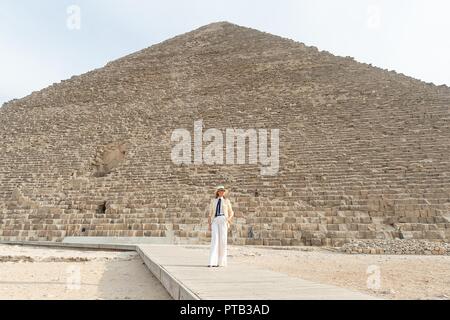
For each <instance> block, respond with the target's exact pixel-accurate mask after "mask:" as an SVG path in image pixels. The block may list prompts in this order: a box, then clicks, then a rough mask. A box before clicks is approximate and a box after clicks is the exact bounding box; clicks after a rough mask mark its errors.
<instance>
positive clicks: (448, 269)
mask: <svg viewBox="0 0 450 320" xmlns="http://www.w3.org/2000/svg"><path fill="white" fill-rule="evenodd" d="M292 249H294V250H292ZM302 250H312V251H302ZM228 257H229V260H228V261H229V263H234V262H241V263H251V264H253V265H256V266H259V267H261V268H266V269H269V270H273V271H277V272H281V273H285V274H287V275H290V276H294V277H300V278H302V279H305V280H311V281H315V282H320V283H325V284H332V285H337V286H340V287H343V288H349V289H354V290H357V291H359V292H363V293H367V294H370V295H374V296H377V297H380V298H384V299H439V300H442V299H445V300H447V299H450V256H412V255H411V256H407V255H349V254H343V253H339V252H333V251H329V250H325V249H322V248H311V247H309V248H300V247H292V248H291V250H280V249H268V248H260V247H253V246H252V247H248V246H246V247H239V246H228ZM378 275H379V277H378ZM377 277H378V279H379V281H377V280H376V278H377Z"/></svg>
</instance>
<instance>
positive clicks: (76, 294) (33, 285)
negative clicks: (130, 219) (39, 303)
mask: <svg viewBox="0 0 450 320" xmlns="http://www.w3.org/2000/svg"><path fill="white" fill-rule="evenodd" d="M0 299H4V300H8V299H27V300H28V299H42V300H48V299H50V300H53V299H58V300H59V299H89V300H90V299H150V300H153V299H157V300H170V299H172V298H171V297H170V295H169V294H168V293H167V291H166V290H165V289H164V287H163V286H162V285H161V283H160V282H159V280H158V279H156V278H155V277H154V276H153V274H152V273H151V272H150V271H149V270H148V268H147V267H146V266H145V265H144V264H143V262H142V260H141V258H140V257H139V255H138V254H137V253H135V252H119V251H93V250H92V251H89V250H71V249H50V248H43V247H23V246H9V245H0Z"/></svg>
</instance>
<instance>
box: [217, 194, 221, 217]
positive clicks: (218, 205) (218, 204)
mask: <svg viewBox="0 0 450 320" xmlns="http://www.w3.org/2000/svg"><path fill="white" fill-rule="evenodd" d="M221 200H222V199H220V198H219V201H217V206H216V217H217V216H220V201H221Z"/></svg>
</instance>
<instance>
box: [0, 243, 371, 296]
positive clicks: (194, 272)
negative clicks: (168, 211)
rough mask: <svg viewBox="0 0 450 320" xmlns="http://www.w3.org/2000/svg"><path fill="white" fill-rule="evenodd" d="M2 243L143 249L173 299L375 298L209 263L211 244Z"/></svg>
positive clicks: (230, 261)
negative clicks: (209, 264)
mask: <svg viewBox="0 0 450 320" xmlns="http://www.w3.org/2000/svg"><path fill="white" fill-rule="evenodd" d="M0 243H6V244H16V245H31V246H47V247H59V248H80V249H82V248H84V249H88V248H89V249H97V250H105V249H109V250H131V251H137V252H138V253H139V255H140V256H141V258H142V259H143V261H144V262H145V264H146V265H147V267H148V268H149V269H150V271H151V272H152V273H153V274H154V275H155V276H156V277H157V278H158V279H159V280H160V281H161V283H162V285H163V286H164V287H165V288H166V290H167V291H168V292H169V294H170V295H171V296H172V298H174V299H176V300H178V299H181V300H188V299H190V300H192V299H196V300H216V299H222V300H286V299H288V300H316V299H317V300H320V299H322V300H323V299H326V300H372V299H377V298H376V297H372V296H369V295H366V294H363V293H359V292H356V291H352V290H348V289H343V288H339V287H336V286H332V285H325V284H319V283H315V282H311V281H306V280H302V279H300V278H297V277H290V276H288V275H285V274H283V273H279V272H274V271H270V270H265V269H263V268H260V267H256V266H252V265H246V264H243V263H238V262H234V261H233V257H228V266H227V267H219V268H208V267H207V264H208V256H209V245H173V244H142V243H127V244H124V243H117V242H114V241H113V242H110V241H108V242H105V241H104V240H102V241H93V242H88V243H85V242H83V243H79V242H78V241H77V242H75V243H64V242H63V243H61V242H59V243H58V242H56V243H55V242H28V241H0Z"/></svg>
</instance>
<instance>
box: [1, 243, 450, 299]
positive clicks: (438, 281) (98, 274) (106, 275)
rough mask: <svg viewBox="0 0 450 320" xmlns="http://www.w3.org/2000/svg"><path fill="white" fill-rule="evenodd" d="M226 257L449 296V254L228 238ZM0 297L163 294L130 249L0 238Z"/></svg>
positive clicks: (407, 292) (337, 280) (352, 283)
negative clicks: (245, 242)
mask: <svg viewBox="0 0 450 320" xmlns="http://www.w3.org/2000/svg"><path fill="white" fill-rule="evenodd" d="M202 249H203V250H205V251H208V250H209V248H205V247H203V248H202ZM228 261H229V264H231V263H251V264H253V265H256V266H258V267H261V268H265V269H269V270H273V271H276V272H281V273H285V274H287V275H290V276H293V277H300V278H302V279H305V280H310V281H315V282H320V283H325V284H332V285H337V286H340V287H343V288H349V289H354V290H357V291H360V292H364V293H367V294H370V295H374V296H378V297H381V298H385V299H446V300H447V299H450V256H407V255H403V256H399V255H395V256H394V255H348V254H343V253H339V252H333V251H330V250H326V249H322V248H311V247H291V248H288V249H283V248H279V247H278V248H267V247H264V248H262V247H256V246H245V247H242V246H232V245H229V246H228ZM378 275H379V278H378V279H379V281H378V282H377V281H376V279H377V276H378ZM78 280H79V281H78ZM0 299H161V300H166V299H171V297H170V296H169V294H168V293H167V291H166V290H165V289H164V288H163V287H162V285H161V284H160V282H159V281H158V279H156V278H155V277H154V276H153V275H152V274H151V272H150V271H149V270H148V269H147V268H146V266H145V265H144V264H143V262H142V260H141V259H140V257H139V256H138V255H137V254H136V253H135V252H119V251H96V250H71V249H50V248H42V247H23V246H9V245H0Z"/></svg>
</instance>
